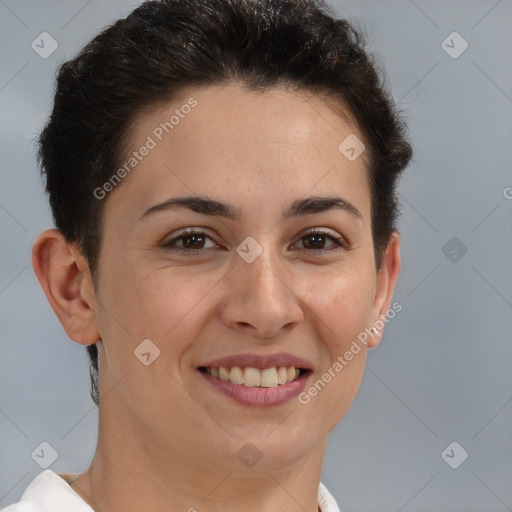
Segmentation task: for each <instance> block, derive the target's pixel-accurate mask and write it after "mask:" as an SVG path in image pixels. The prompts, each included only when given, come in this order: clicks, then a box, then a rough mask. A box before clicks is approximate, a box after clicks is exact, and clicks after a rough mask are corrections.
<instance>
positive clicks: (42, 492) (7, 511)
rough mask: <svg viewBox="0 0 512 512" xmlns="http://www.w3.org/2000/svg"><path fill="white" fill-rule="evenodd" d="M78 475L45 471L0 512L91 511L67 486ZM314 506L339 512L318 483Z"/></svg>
mask: <svg viewBox="0 0 512 512" xmlns="http://www.w3.org/2000/svg"><path fill="white" fill-rule="evenodd" d="M79 474H80V473H55V472H54V471H52V470H51V469H46V470H44V471H43V472H42V473H39V474H38V475H37V476H36V478H35V479H34V480H33V481H32V482H31V483H30V484H29V486H28V487H27V488H26V489H25V492H24V493H23V496H22V497H21V499H20V501H19V502H18V503H13V504H12V505H9V506H8V507H6V508H4V509H2V510H1V511H0V512H22V511H23V512H94V510H93V509H92V508H91V507H90V506H89V505H88V504H87V503H86V502H85V501H84V500H83V499H82V497H81V496H80V495H79V494H77V493H76V492H75V491H74V490H73V488H72V487H71V486H70V485H69V483H68V481H73V480H74V479H75V478H76V477H78V475H79ZM318 506H319V507H320V511H321V512H340V509H339V508H338V505H337V504H336V501H335V499H334V498H333V497H332V495H331V494H330V493H329V491H328V490H327V488H326V487H325V485H323V484H322V483H321V482H320V486H319V488H318Z"/></svg>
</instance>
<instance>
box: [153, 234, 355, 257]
mask: <svg viewBox="0 0 512 512" xmlns="http://www.w3.org/2000/svg"><path fill="white" fill-rule="evenodd" d="M207 239H208V240H210V241H212V242H213V240H212V239H211V238H210V237H209V236H208V235H206V233H204V232H203V231H188V232H187V233H185V234H182V235H180V236H178V237H175V238H173V239H172V240H169V241H168V242H166V243H165V244H163V247H164V248H165V249H166V250H177V251H179V252H182V253H189V254H201V253H204V252H205V249H206V248H205V247H204V244H205V243H206V240H207ZM326 239H330V240H331V241H332V244H331V245H329V246H328V248H327V249H326V248H324V246H325V241H326ZM180 241H181V242H182V246H178V245H177V243H178V242H180ZM299 241H302V244H303V246H304V247H305V248H306V249H308V250H313V251H314V252H322V251H332V250H337V249H343V248H345V247H346V246H345V242H344V240H343V238H342V237H341V236H335V235H332V234H329V233H327V232H324V231H309V232H308V233H306V234H305V235H302V236H301V237H300V238H299ZM214 246H215V243H214ZM210 248H211V247H210Z"/></svg>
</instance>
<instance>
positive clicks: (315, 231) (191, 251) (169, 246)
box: [162, 229, 348, 256]
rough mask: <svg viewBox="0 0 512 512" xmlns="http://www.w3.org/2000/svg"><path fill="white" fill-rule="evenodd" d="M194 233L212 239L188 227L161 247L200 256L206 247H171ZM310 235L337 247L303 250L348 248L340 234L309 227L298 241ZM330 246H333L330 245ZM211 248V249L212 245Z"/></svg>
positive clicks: (324, 251)
mask: <svg viewBox="0 0 512 512" xmlns="http://www.w3.org/2000/svg"><path fill="white" fill-rule="evenodd" d="M194 235H201V236H203V237H204V238H209V239H210V240H212V238H211V237H209V236H208V235H207V234H206V233H205V232H204V231H200V230H194V229H190V230H188V231H186V232H185V233H182V234H181V235H179V236H177V237H175V238H173V239H172V240H169V241H167V242H165V243H164V244H163V245H162V247H163V248H164V249H165V250H167V251H177V252H180V253H182V254H187V255H189V256H201V255H203V254H205V253H206V252H207V251H208V249H197V250H194V249H186V248H181V247H173V245H174V244H175V243H176V242H177V241H178V240H182V239H183V238H189V237H192V236H194ZM312 235H324V236H326V237H327V238H330V239H331V240H332V241H333V242H334V243H335V244H336V245H337V246H338V247H334V249H331V248H328V249H304V250H306V251H308V252H316V253H328V252H331V251H339V250H346V249H348V246H347V244H346V243H345V240H344V238H343V237H341V236H334V235H332V234H330V233H329V232H327V231H322V230H318V229H311V230H309V231H308V232H307V233H305V234H304V235H302V236H301V237H300V238H299V241H300V240H302V239H303V238H306V237H308V236H312ZM212 241H213V240H212ZM331 247H333V246H331ZM211 249H213V247H212V248H211Z"/></svg>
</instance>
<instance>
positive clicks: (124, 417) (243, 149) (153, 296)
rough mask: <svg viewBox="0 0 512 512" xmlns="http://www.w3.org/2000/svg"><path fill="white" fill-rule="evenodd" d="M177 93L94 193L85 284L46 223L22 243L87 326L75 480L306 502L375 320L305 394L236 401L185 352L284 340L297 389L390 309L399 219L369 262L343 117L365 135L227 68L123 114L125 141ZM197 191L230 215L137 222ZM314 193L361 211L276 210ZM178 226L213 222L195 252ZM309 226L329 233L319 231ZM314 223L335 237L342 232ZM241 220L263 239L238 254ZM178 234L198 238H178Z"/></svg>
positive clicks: (358, 170) (267, 349)
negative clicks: (83, 466) (242, 80)
mask: <svg viewBox="0 0 512 512" xmlns="http://www.w3.org/2000/svg"><path fill="white" fill-rule="evenodd" d="M190 97H194V98H195V99H196V100H197V102H198V104H197V106H196V107H195V108H194V109H192V111H191V112H190V114H188V115H187V116H186V117H185V118H184V119H181V120H180V123H179V125H177V126H175V127H174V129H173V131H172V132H171V133H170V134H168V135H166V136H165V137H164V139H163V140H162V142H160V143H158V145H157V146H156V147H155V148H154V149H152V150H151V151H150V152H149V154H148V155H147V156H146V157H145V158H144V159H143V160H142V161H141V162H140V163H139V164H138V165H137V167H136V168H135V169H134V170H133V171H132V172H131V174H130V175H129V176H127V177H126V178H124V180H123V181H122V182H121V183H120V184H119V185H118V186H117V187H116V188H115V189H114V190H113V191H112V192H110V194H109V195H108V196H107V198H106V199H104V200H105V201H106V203H105V211H104V223H103V231H104V237H103V245H102V248H101V253H100V265H99V274H98V276H99V277H98V282H97V287H96V288H95V287H94V285H93V281H92V279H91V274H90V272H89V268H88V265H87V262H86V261H85V259H84V258H83V257H82V255H81V254H80V253H79V251H78V250H77V249H76V248H75V247H74V246H73V245H70V244H68V243H66V240H65V239H64V238H63V236H62V235H61V234H60V232H59V231H57V230H55V229H50V230H47V231H44V232H43V233H41V235H39V237H38V238H37V240H36V242H35V244H34V249H33V266H34V270H35V272H36V275H37V277H38V279H39V281H40V283H41V285H42V287H43V289H44V291H45V294H46V296H47V298H48V301H49V302H50V304H51V306H52V308H53V309H54V311H55V313H56V314H57V316H58V318H59V320H60V322H61V323H62V325H63V327H64V329H65V331H66V333H67V335H68V336H69V337H70V339H72V340H73V341H75V342H77V343H80V344H83V345H87V344H91V343H94V342H97V341H99V343H98V350H99V361H100V379H99V382H100V400H101V405H100V416H99V417H100V420H99V437H98V446H97V450H96V453H95V456H94V459H93V461H92V463H91V465H90V468H89V469H88V471H86V472H85V473H83V474H81V475H80V476H79V477H78V479H77V480H75V481H74V482H73V483H72V484H71V487H72V488H73V489H74V490H75V491H76V492H77V493H78V494H79V495H80V496H82V497H83V499H84V500H85V501H87V502H88V503H89V505H91V507H92V508H93V509H94V510H97V511H107V510H108V511H109V512H117V511H123V512H130V511H139V510H151V511H154V512H160V511H162V512H163V511H166V512H169V511H171V512H173V511H184V510H190V509H192V510H193V509H194V508H195V509H196V510H198V511H200V512H202V511H219V510H223V511H235V510H240V504H241V503H243V510H244V511H247V512H252V511H254V512H256V511H264V510H269V511H270V510H272V511H274V510H281V511H283V512H287V511H297V510H301V511H309V512H314V511H316V510H317V509H318V503H317V495H318V485H319V482H320V476H321V471H322V464H323V460H324V454H325V449H326V443H327V437H328V434H329V432H330V431H331V430H332V429H333V428H334V427H335V426H336V424H337V423H338V422H339V421H340V420H341V419H342V418H343V416H344V415H345V413H346V412H347V410H348V409H349V407H350V405H351V403H352V401H353V399H354V397H355V395H356V393H357V390H358V388H359V384H360V381H361V378H362V375H363V371H364V366H365V360H366V353H367V349H368V348H371V347H373V346H375V345H376V344H377V343H378V342H379V341H380V339H381V335H382V331H380V332H379V334H378V335H376V336H374V337H372V338H369V339H368V347H364V346H362V349H361V351H360V352H359V353H358V354H357V355H355V356H354V358H353V359H352V360H351V361H350V362H349V363H348V364H347V365H346V366H345V367H344V368H343V370H342V371H341V372H339V373H338V374H337V375H336V377H335V378H334V379H333V380H332V381H331V382H330V383H328V384H327V385H326V386H325V388H324V389H322V390H321V392H319V393H318V395H317V396H315V397H312V398H311V400H310V402H309V403H308V404H301V403H300V402H299V401H298V400H297V399H296V398H295V399H292V400H290V401H289V402H287V403H285V404H282V405H279V406H274V407H268V408H259V407H251V406H246V405H241V404H239V403H237V402H235V401H233V400H231V399H229V398H228V397H226V396H224V395H222V394H220V393H219V392H218V391H216V390H215V389H214V388H213V387H212V386H211V385H210V384H209V383H208V382H206V381H205V380H204V379H203V378H202V376H201V375H200V374H199V373H198V371H197V370H196V367H197V366H198V365H200V364H201V363H204V362H207V361H209V360H212V359H214V358H218V357H223V356H227V355H231V354H241V353H247V352H254V353H258V354H272V353H277V352H289V353H291V354H294V355H297V356H299V357H302V358H304V359H306V360H307V361H309V362H310V364H311V366H312V368H313V375H312V376H311V377H310V379H309V381H308V383H307V386H306V389H307V388H308V387H310V386H311V385H312V384H313V383H314V382H315V381H316V380H317V379H318V378H320V376H321V375H322V374H323V373H324V372H325V371H327V370H328V368H330V367H332V364H333V362H334V361H335V360H336V358H337V357H338V356H339V355H343V354H344V353H345V352H346V351H347V350H348V349H349V347H350V346H351V344H352V342H353V341H354V340H355V339H356V338H357V336H358V334H359V333H361V332H362V331H364V329H365V328H369V327H371V326H372V325H373V324H374V323H375V322H376V321H377V320H379V318H381V316H382V315H385V313H386V311H387V310H388V309H389V307H390V304H391V300H392V295H393V291H394V288H395V284H396V280H397V278H398V274H399V271H400V255H399V248H400V236H399V234H398V233H396V232H395V233H394V234H393V236H392V237H391V239H390V243H389V245H388V248H387V250H386V252H385V254H384V258H383V263H382V266H381V268H380V269H379V270H378V271H377V269H376V268H375V255H374V251H373V244H372V236H371V217H370V190H369V187H368V182H367V175H366V169H365V161H364V158H363V157H364V154H363V156H362V157H360V158H357V159H356V160H355V161H353V162H351V161H349V160H348V159H347V158H345V156H344V155H343V154H341V153H340V151H339V150H338V145H339V144H340V142H341V141H343V140H344V139H345V138H346V137H347V136H348V135H349V134H351V133H354V134H356V135H357V136H358V137H359V138H360V139H361V140H363V136H362V135H361V134H360V132H359V131H358V130H357V128H356V126H355V125H354V124H353V123H350V122H349V121H348V120H347V119H345V118H343V117H341V116H340V115H338V114H336V113H335V112H334V111H333V110H332V109H331V108H329V106H328V105H327V103H326V102H325V100H324V99H322V98H320V97H319V96H315V95H311V94H308V93H305V92H300V93H298V92H291V91H287V90H279V89H272V90H268V91H266V92H263V93H261V92H255V91H248V90H246V89H244V88H243V87H242V86H241V85H238V84H235V83H230V84H223V85H215V86H208V87H205V88H195V89H189V90H187V91H186V92H184V93H183V94H182V95H181V96H180V97H179V98H175V99H174V100H173V101H172V102H170V103H167V104H165V105H159V106H158V107H155V108H153V109H151V110H147V111H145V112H144V114H143V115H141V116H139V117H138V118H137V119H136V121H135V122H134V125H133V128H132V130H131V141H132V147H131V148H130V151H133V150H134V149H136V148H140V146H141V145H143V144H144V143H145V141H146V138H147V136H148V135H151V133H152V132H153V130H154V129H155V127H156V126H158V124H159V123H160V122H162V121H164V120H166V119H169V117H170V115H172V114H173V112H174V110H175V109H176V108H179V107H180V106H181V105H183V104H184V103H186V101H187V99H188V98H190ZM196 195H197V196H208V197H210V198H212V199H215V200H217V201H220V202H223V203H230V204H232V205H234V206H236V207H238V208H240V210H241V212H242V219H241V220H238V221H233V220H230V219H226V218H219V217H214V216H210V215H204V214H200V213H196V212H193V211H191V210H189V209H180V210H175V211H163V212H159V213H158V214H155V215H153V216H149V217H147V218H145V219H144V220H142V221H140V222H137V221H138V219H139V217H141V215H142V213H143V212H144V211H145V210H147V209H148V208H150V207H151V206H153V205H155V204H157V203H161V202H163V201H165V200H167V199H169V198H171V197H177V196H196ZM313 195H314V196H332V195H338V196H340V197H342V198H344V199H345V200H346V201H348V202H350V203H351V204H352V205H353V206H355V207H356V208H357V209H358V210H359V212H360V213H361V218H358V217H356V216H353V215H350V214H349V213H347V212H345V211H343V210H340V209H331V210H328V211H324V212H320V213H315V214H309V215H306V216H301V217H295V218H290V219H282V218H281V212H282V211H283V210H285V209H286V208H288V206H289V205H290V204H291V203H292V202H293V201H295V200H298V199H302V198H304V197H306V196H313ZM186 227H194V228H201V230H202V231H204V232H205V234H206V235H207V236H208V237H210V238H205V239H204V242H202V243H199V245H198V248H199V249H201V248H202V249H203V250H204V251H205V252H204V253H203V254H202V255H200V256H192V255H185V254H181V253H179V252H178V251H177V250H174V251H173V250H170V249H165V248H163V244H164V243H165V242H167V241H169V240H171V239H172V238H175V237H176V236H178V235H179V234H182V233H179V230H181V229H183V228H186ZM308 228H317V229H318V230H321V231H324V232H327V236H325V237H324V238H321V240H320V241H318V240H317V241H316V242H315V240H311V238H310V237H309V238H308V237H307V236H306V234H305V233H304V232H305V231H306V230H307V229H308ZM328 235H338V236H339V235H341V236H343V237H344V239H345V241H346V244H347V248H341V247H339V246H337V245H336V243H335V242H334V241H333V240H332V239H331V238H329V236H328ZM248 236H251V237H253V238H254V239H255V240H256V241H257V242H258V244H259V245H260V246H261V247H262V249H263V252H262V254H261V255H260V256H259V257H258V258H257V259H256V260H255V261H253V262H252V263H250V264H249V263H247V262H246V261H244V260H243V259H242V258H241V257H240V256H239V255H238V254H237V253H236V248H237V247H238V246H239V245H240V244H241V242H242V241H243V240H244V239H245V238H246V237H248ZM186 243H188V244H189V245H185V244H186ZM175 247H178V248H182V249H184V248H186V247H194V246H193V245H191V244H190V239H185V240H184V239H181V240H178V242H177V246H175ZM322 248H324V249H325V250H324V251H323V252H322V251H321V250H320V249H322ZM333 249H337V250H333ZM147 338H149V339H150V340H151V341H152V342H153V343H154V344H155V345H156V346H158V348H159V349H160V352H161V353H160V356H159V357H158V358H157V359H155V361H154V362H153V363H152V364H151V365H149V366H145V365H143V364H142V363H141V362H140V361H139V359H137V358H136V357H135V356H134V353H133V351H134V349H135V348H136V347H137V346H138V345H139V344H140V343H141V341H142V340H144V339H147ZM248 442H251V443H252V444H253V445H254V446H255V447H256V448H257V450H258V451H259V453H260V454H261V459H260V460H259V461H258V463H257V464H255V465H254V466H253V467H252V468H247V467H245V466H244V465H243V464H242V463H241V462H240V460H239V459H238V457H237V453H238V451H239V450H240V449H241V448H242V447H243V446H244V445H245V444H246V443H248Z"/></svg>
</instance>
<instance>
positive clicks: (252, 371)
mask: <svg viewBox="0 0 512 512" xmlns="http://www.w3.org/2000/svg"><path fill="white" fill-rule="evenodd" d="M198 370H199V371H201V372H203V373H207V374H208V375H210V376H211V377H214V378H216V379H219V380H222V381H225V382H227V381H229V382H231V383H232V384H236V385H240V386H246V387H250V388H253V387H261V388H275V387H278V386H282V385H284V384H288V383H289V382H293V381H294V380H297V379H298V378H299V377H300V376H302V375H304V374H305V373H308V372H310V370H306V369H304V368H296V367H295V366H274V367H272V368H265V369H260V368H253V367H251V366H245V367H240V366H233V367H225V366H220V367H209V366H200V367H199V368H198Z"/></svg>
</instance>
